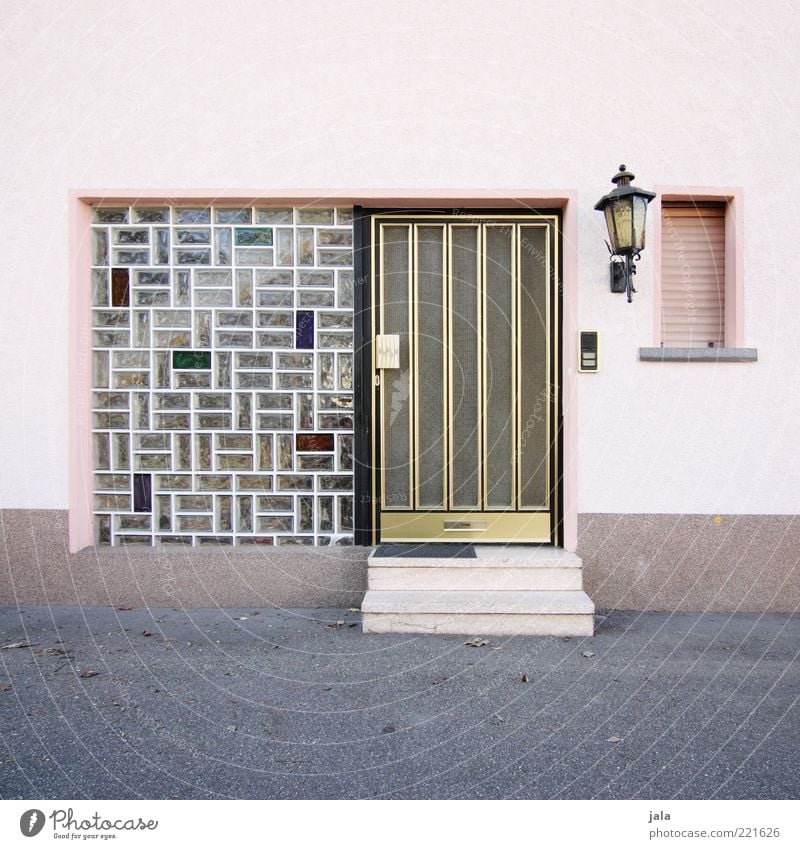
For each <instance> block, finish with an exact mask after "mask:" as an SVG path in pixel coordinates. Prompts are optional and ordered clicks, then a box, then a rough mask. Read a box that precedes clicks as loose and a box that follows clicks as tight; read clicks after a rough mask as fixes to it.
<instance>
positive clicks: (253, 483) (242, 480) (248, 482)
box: [236, 475, 272, 492]
mask: <svg viewBox="0 0 800 849" xmlns="http://www.w3.org/2000/svg"><path fill="white" fill-rule="evenodd" d="M236 488H237V489H240V490H250V491H253V492H258V491H259V490H260V491H262V492H269V490H271V489H272V475H237V477H236Z"/></svg>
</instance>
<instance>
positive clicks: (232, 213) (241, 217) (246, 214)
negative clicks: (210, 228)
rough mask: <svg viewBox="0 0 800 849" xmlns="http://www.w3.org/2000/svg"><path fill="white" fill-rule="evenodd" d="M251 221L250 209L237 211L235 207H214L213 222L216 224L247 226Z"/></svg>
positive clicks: (245, 208)
mask: <svg viewBox="0 0 800 849" xmlns="http://www.w3.org/2000/svg"><path fill="white" fill-rule="evenodd" d="M251 220H252V213H251V210H250V207H244V208H243V209H239V208H237V207H231V208H226V207H219V206H218V207H216V208H215V209H214V222H215V223H216V224H249V223H250V222H251Z"/></svg>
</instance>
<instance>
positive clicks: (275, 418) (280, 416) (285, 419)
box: [258, 413, 294, 430]
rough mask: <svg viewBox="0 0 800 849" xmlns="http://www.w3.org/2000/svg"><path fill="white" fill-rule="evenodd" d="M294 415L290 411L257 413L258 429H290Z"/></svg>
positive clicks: (292, 425)
mask: <svg viewBox="0 0 800 849" xmlns="http://www.w3.org/2000/svg"><path fill="white" fill-rule="evenodd" d="M293 427H294V416H293V415H292V414H291V413H259V414H258V428H259V430H292V428H293Z"/></svg>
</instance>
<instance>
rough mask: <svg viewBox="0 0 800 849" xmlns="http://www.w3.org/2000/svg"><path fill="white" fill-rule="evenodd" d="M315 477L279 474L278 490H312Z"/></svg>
mask: <svg viewBox="0 0 800 849" xmlns="http://www.w3.org/2000/svg"><path fill="white" fill-rule="evenodd" d="M313 489H314V478H313V477H311V475H278V491H280V492H289V491H291V492H311V491H312V490H313Z"/></svg>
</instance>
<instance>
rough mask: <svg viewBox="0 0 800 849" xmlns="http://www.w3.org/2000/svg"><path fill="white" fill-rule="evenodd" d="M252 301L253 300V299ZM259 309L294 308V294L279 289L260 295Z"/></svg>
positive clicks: (260, 293)
mask: <svg viewBox="0 0 800 849" xmlns="http://www.w3.org/2000/svg"><path fill="white" fill-rule="evenodd" d="M251 301H252V298H251ZM258 306H259V307H291V306H294V292H291V291H287V290H283V289H277V290H275V291H269V290H267V291H264V292H259V293H258Z"/></svg>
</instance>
